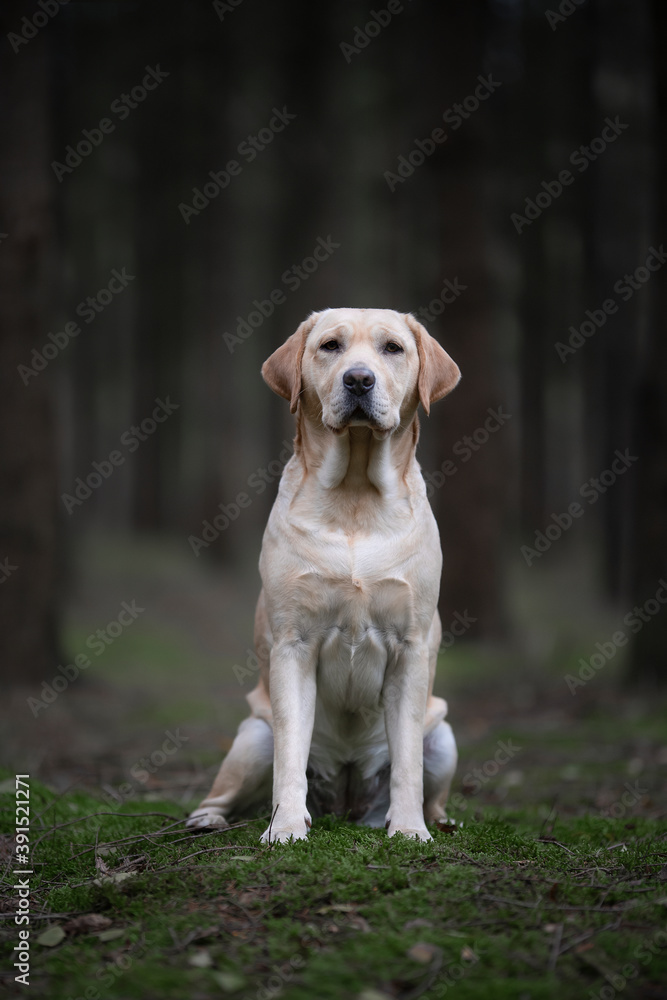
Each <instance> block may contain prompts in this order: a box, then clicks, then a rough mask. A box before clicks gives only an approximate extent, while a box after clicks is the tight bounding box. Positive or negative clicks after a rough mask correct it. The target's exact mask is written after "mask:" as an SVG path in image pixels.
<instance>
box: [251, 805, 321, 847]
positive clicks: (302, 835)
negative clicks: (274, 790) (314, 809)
mask: <svg viewBox="0 0 667 1000" xmlns="http://www.w3.org/2000/svg"><path fill="white" fill-rule="evenodd" d="M311 824H312V820H311V818H310V815H309V814H308V813H305V815H304V816H303V817H301V816H299V817H298V818H291V817H289V816H288V815H287V813H286V812H283V813H281V810H280V807H279V808H278V811H277V812H276V814H275V816H274V817H273V819H272V821H271V822H270V823H269V825H268V827H267V828H266V830H265V831H264V833H263V834H262V836H261V842H262V843H263V844H286V843H287V842H288V841H289V840H306V839H307V837H308V831H309V830H310V827H311Z"/></svg>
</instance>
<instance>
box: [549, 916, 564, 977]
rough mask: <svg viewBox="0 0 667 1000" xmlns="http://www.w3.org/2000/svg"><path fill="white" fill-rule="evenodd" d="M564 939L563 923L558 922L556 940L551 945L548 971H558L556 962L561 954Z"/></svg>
mask: <svg viewBox="0 0 667 1000" xmlns="http://www.w3.org/2000/svg"><path fill="white" fill-rule="evenodd" d="M562 940H563V925H562V924H556V931H555V933H554V942H553V945H552V947H551V954H550V956H549V962H548V963H547V972H555V971H556V962H557V961H558V956H559V955H560V954H561V951H560V943H561V941H562Z"/></svg>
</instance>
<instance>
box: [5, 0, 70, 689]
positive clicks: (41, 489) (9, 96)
mask: <svg viewBox="0 0 667 1000" xmlns="http://www.w3.org/2000/svg"><path fill="white" fill-rule="evenodd" d="M24 13H25V7H24V5H23V4H21V3H9V4H5V5H4V7H3V11H2V16H1V17H0V24H1V28H2V32H1V33H2V35H3V37H5V36H6V35H7V32H8V31H16V29H17V27H19V25H20V20H21V16H22V15H23V14H24ZM45 46H46V40H45V37H44V33H40V34H39V36H38V37H36V38H34V39H32V40H31V41H29V42H28V43H27V44H26V45H22V46H21V48H20V49H19V51H18V52H17V53H16V54H14V53H13V52H10V51H9V46H8V45H5V49H6V51H5V52H4V55H3V58H2V60H1V61H0V94H1V95H2V97H1V102H0V136H1V137H2V142H3V145H4V148H3V150H2V155H1V158H0V171H1V176H0V228H1V229H2V237H1V238H0V239H1V242H2V246H1V247H0V326H1V327H2V337H1V338H0V466H1V467H2V470H3V471H2V475H3V489H2V491H0V663H2V666H3V667H4V669H5V670H6V671H7V672H11V674H12V675H13V677H14V678H15V679H17V680H19V681H22V682H30V683H37V682H39V681H41V680H48V679H49V677H50V675H51V673H52V671H53V668H54V666H55V661H56V638H55V622H56V578H57V572H56V566H57V530H56V525H57V513H56V511H57V507H56V504H57V488H58V482H57V454H56V450H57V449H56V443H55V439H54V423H53V412H52V406H51V397H50V391H49V389H50V386H49V374H48V373H46V372H44V371H41V372H39V373H38V374H37V375H35V376H26V378H27V384H25V382H24V380H23V379H22V378H21V376H20V374H19V372H18V370H17V369H18V366H19V365H25V366H31V365H32V363H33V359H32V357H31V352H32V349H33V348H35V347H36V348H38V349H40V350H41V348H42V346H43V345H44V343H50V342H49V341H47V332H48V331H47V329H46V324H45V323H44V322H43V313H44V311H45V310H44V306H45V305H47V304H49V303H47V302H45V298H46V290H47V289H48V288H49V287H50V281H49V278H50V274H49V266H48V265H49V263H50V261H49V249H50V243H51V238H52V219H51V187H52V183H53V178H52V177H51V176H50V172H49V163H50V160H51V150H50V136H49V130H48V117H47V116H48V112H49V79H48V74H49V59H48V52H47V51H46V49H45ZM52 332H54V333H56V332H57V331H56V329H55V328H54V329H53V331H52Z"/></svg>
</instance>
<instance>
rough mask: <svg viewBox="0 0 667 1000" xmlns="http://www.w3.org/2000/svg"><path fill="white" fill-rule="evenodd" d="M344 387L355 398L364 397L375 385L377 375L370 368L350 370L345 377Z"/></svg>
mask: <svg viewBox="0 0 667 1000" xmlns="http://www.w3.org/2000/svg"><path fill="white" fill-rule="evenodd" d="M343 385H344V386H345V388H346V389H349V391H350V392H351V393H352V394H353V395H354V396H363V394H364V393H365V392H369V391H370V390H371V389H372V388H373V386H374V385H375V375H374V374H373V372H372V371H370V370H369V369H368V368H348V370H347V371H346V372H345V374H344V375H343Z"/></svg>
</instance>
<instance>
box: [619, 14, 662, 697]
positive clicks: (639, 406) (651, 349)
mask: <svg viewBox="0 0 667 1000" xmlns="http://www.w3.org/2000/svg"><path fill="white" fill-rule="evenodd" d="M652 14H653V25H652V29H653V30H652V36H653V43H654V48H653V72H654V80H655V88H656V90H655V104H654V108H655V112H654V114H655V119H654V123H653V142H654V155H655V159H654V164H653V191H654V198H655V204H654V211H653V217H654V218H655V224H654V227H653V246H655V247H657V248H660V246H661V244H662V245H663V248H664V245H665V243H667V240H666V239H665V237H667V191H666V190H665V182H664V179H665V176H667V68H666V66H665V59H664V53H663V51H662V46H663V45H664V39H665V37H667V34H666V33H667V8H666V7H665V5H664V3H661V2H659V0H654V2H653V4H652ZM663 241H664V242H663ZM666 270H667V265H663V268H662V270H661V271H659V272H658V273H657V274H655V275H654V276H653V277H652V279H651V285H650V287H649V288H648V289H646V290H645V292H644V294H647V293H648V294H650V296H651V304H652V309H651V311H650V316H649V323H648V328H647V329H646V331H645V334H644V335H643V336H642V338H641V356H640V370H639V377H638V379H637V382H636V388H635V411H634V413H635V426H634V447H635V454H638V455H639V456H640V461H639V462H638V463H637V469H636V475H637V490H636V495H635V516H634V537H633V540H632V547H631V556H632V580H631V582H632V596H633V598H634V600H635V601H636V605H637V606H639V607H642V606H643V605H644V604H645V603H646V602H647V601H649V600H654V599H655V594H656V592H657V591H658V589H659V588H660V586H661V584H660V581H661V580H662V581H663V585H664V581H665V580H666V579H667V513H666V512H667V337H666V336H665V316H667V278H666V277H665V272H666ZM663 593H664V590H663ZM650 610H651V609H647V611H650ZM653 613H654V609H653ZM646 617H648V618H649V620H648V621H644V622H643V623H642V629H641V631H639V632H638V633H637V635H636V637H635V640H634V643H633V647H632V656H631V660H630V674H629V678H628V679H631V680H632V681H636V680H640V681H643V682H646V683H649V684H653V685H657V684H658V683H661V684H664V683H665V676H666V674H665V658H666V657H667V608H664V607H662V608H661V609H660V611H659V612H658V613H657V614H655V617H650V615H646V614H645V618H646Z"/></svg>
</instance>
